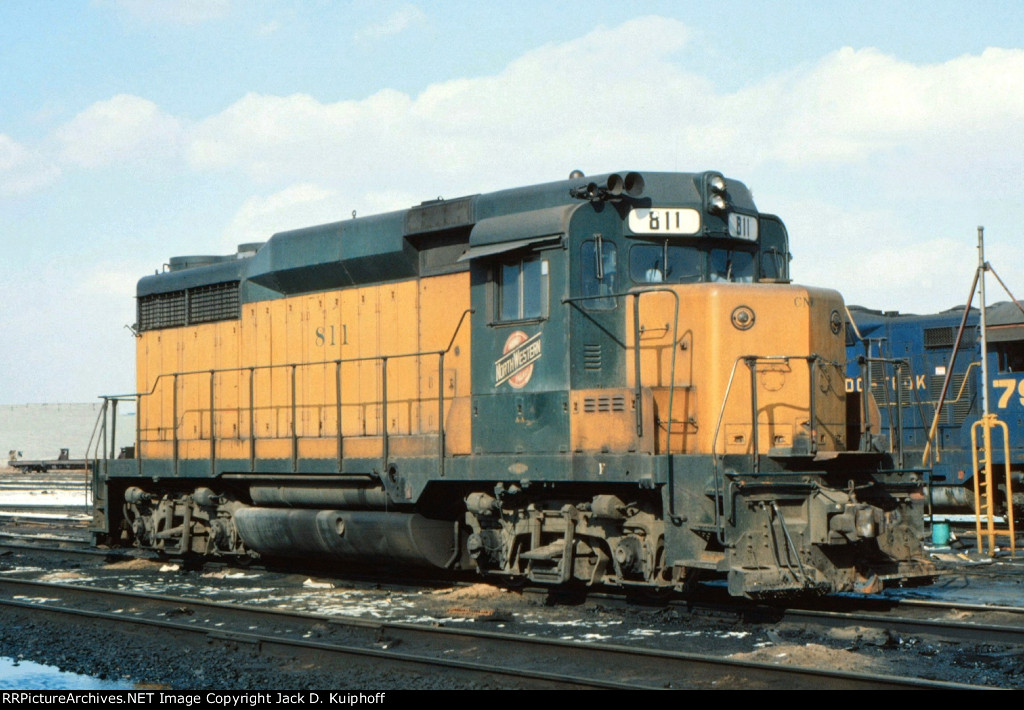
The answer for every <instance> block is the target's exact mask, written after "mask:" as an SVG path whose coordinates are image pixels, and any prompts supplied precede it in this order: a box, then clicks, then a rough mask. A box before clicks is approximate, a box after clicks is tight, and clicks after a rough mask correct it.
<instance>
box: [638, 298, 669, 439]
mask: <svg viewBox="0 0 1024 710" xmlns="http://www.w3.org/2000/svg"><path fill="white" fill-rule="evenodd" d="M673 347H675V343H673ZM633 379H634V380H636V382H634V383H633V384H634V385H636V435H637V437H641V436H643V435H644V415H643V389H642V387H641V385H640V294H639V293H634V294H633ZM671 416H672V413H671V412H669V417H670V418H671ZM657 435H658V432H657V431H655V432H654V436H655V439H657ZM669 443H670V442H666V443H665V448H666V449H668V445H669ZM655 445H657V442H655Z"/></svg>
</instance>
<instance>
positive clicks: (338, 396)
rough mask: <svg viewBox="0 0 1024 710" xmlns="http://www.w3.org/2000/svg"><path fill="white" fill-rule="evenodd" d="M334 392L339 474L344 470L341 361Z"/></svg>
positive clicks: (338, 365) (335, 379)
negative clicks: (342, 458) (342, 453)
mask: <svg viewBox="0 0 1024 710" xmlns="http://www.w3.org/2000/svg"><path fill="white" fill-rule="evenodd" d="M334 390H335V392H334V394H335V398H336V400H337V403H336V408H337V415H338V473H341V471H342V469H343V465H342V460H341V451H342V449H341V446H342V442H341V360H335V361H334Z"/></svg>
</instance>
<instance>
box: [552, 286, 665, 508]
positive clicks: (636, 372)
mask: <svg viewBox="0 0 1024 710" xmlns="http://www.w3.org/2000/svg"><path fill="white" fill-rule="evenodd" d="M647 293H670V294H672V297H673V298H674V299H675V310H674V313H673V316H672V365H671V368H670V370H669V382H668V417H667V418H666V421H665V460H666V463H667V467H668V506H669V510H668V514H669V518H670V519H671V520H672V522H673V523H675V524H676V525H681V524H682V522H683V519H682V517H681V516H680V515H678V514H677V513H676V511H675V505H676V503H675V499H676V497H675V468H674V466H673V465H672V412H673V401H674V398H675V388H676V343H677V342H678V341H679V294H678V293H677V292H676V291H675V289H673V288H670V287H668V286H641V287H634V288H631V289H630V290H629V291H623V292H620V293H611V294H601V295H595V296H574V297H569V298H563V299H562V303H563V304H569V305H573V304H575V303H577V302H581V301H590V300H595V299H602V298H616V299H618V298H625V297H627V296H632V297H633V379H634V385H635V388H636V393H635V395H634V396H635V397H636V431H637V436H643V382H642V381H641V376H640V369H641V368H640V335H641V331H640V297H641V296H643V295H644V294H647ZM623 347H625V345H624V344H623Z"/></svg>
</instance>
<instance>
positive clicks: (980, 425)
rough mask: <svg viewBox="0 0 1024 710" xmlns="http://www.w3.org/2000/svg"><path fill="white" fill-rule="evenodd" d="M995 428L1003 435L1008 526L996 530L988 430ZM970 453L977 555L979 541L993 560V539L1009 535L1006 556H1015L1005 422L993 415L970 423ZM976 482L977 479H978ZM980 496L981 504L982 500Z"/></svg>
mask: <svg viewBox="0 0 1024 710" xmlns="http://www.w3.org/2000/svg"><path fill="white" fill-rule="evenodd" d="M996 427H999V428H1000V429H1002V432H1003V447H1004V452H1003V461H1004V462H1005V466H1006V501H1007V514H1006V520H1007V521H1008V523H1009V524H1008V526H1007V527H1006V528H1000V529H997V528H996V527H995V513H996V507H995V499H996V494H997V484H996V481H995V472H994V471H993V465H992V430H993V429H995V428H996ZM979 429H980V430H982V437H983V440H982V444H983V446H982V448H980V449H979V447H978V430H979ZM971 449H972V451H971V453H972V456H973V459H974V471H975V474H974V477H973V480H974V520H975V529H976V531H977V536H978V552H979V553H980V552H983V545H982V541H983V540H987V541H988V554H989V556H990V557H995V554H996V544H995V542H996V538H997V537H1005V536H1009V538H1010V555H1011V556H1013V557H1016V556H1017V535H1016V531H1015V530H1014V526H1013V506H1012V503H1011V502H1012V501H1013V487H1012V485H1013V484H1012V482H1011V480H1010V432H1009V428H1008V427H1007V426H1006V424H1005V422H1001V421H999V417H998V416H996V415H995V414H986V415H985V416H984V417H982V418H981V419H979V420H978V421H976V422H974V424H973V425H972V426H971ZM979 479H980V480H979ZM982 496H984V502H983V500H982ZM982 518H984V519H985V529H984V531H983V530H982Z"/></svg>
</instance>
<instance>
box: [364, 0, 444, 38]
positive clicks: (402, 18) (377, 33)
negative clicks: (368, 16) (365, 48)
mask: <svg viewBox="0 0 1024 710" xmlns="http://www.w3.org/2000/svg"><path fill="white" fill-rule="evenodd" d="M426 20H427V16H426V14H425V13H424V12H423V11H422V10H420V9H419V8H418V7H416V6H415V5H411V4H410V5H403V6H402V7H400V8H398V9H397V10H395V11H394V12H392V13H391V14H390V15H388V16H387V17H386V18H384V19H383V20H381V21H380V22H375V23H372V24H370V25H367V26H366V27H363V28H362V29H360V30H359V31H357V32H356V33H355V39H356V40H373V39H379V38H381V37H393V36H394V35H397V34H401V33H402V32H404V31H405V30H407V29H409V28H410V27H413V26H415V25H421V24H423V23H424V22H426Z"/></svg>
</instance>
